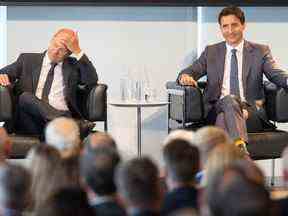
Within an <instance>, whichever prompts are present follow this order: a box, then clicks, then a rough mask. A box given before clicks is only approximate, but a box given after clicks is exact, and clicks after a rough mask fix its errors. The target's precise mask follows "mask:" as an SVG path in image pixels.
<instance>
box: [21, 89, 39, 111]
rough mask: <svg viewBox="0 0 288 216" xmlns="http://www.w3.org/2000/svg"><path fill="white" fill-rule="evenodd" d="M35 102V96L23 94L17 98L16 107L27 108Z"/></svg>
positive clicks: (27, 93)
mask: <svg viewBox="0 0 288 216" xmlns="http://www.w3.org/2000/svg"><path fill="white" fill-rule="evenodd" d="M33 100H35V96H34V95H33V94H31V93H30V92H23V93H22V94H21V95H19V98H18V106H19V107H21V108H26V107H29V106H30V105H31V104H32V103H33V102H32V101H33Z"/></svg>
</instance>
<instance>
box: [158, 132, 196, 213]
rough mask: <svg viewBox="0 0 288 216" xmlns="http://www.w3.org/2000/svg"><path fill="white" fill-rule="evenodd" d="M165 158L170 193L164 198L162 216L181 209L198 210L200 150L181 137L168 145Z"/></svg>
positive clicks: (164, 150) (164, 153) (164, 154)
mask: <svg viewBox="0 0 288 216" xmlns="http://www.w3.org/2000/svg"><path fill="white" fill-rule="evenodd" d="M163 158H164V164H165V174H166V176H165V177H166V178H165V180H166V184H167V187H168V192H167V193H166V195H165V197H164V201H163V204H162V210H161V215H171V214H172V213H174V212H176V211H179V210H181V209H197V208H198V206H197V199H198V190H197V189H196V179H195V176H196V174H197V172H198V171H199V167H200V154H199V150H198V148H197V147H196V146H195V145H191V143H189V142H188V141H186V140H184V139H183V138H180V137H179V138H176V139H172V140H171V141H169V142H168V143H166V145H165V147H164V149H163Z"/></svg>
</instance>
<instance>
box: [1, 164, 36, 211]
mask: <svg viewBox="0 0 288 216" xmlns="http://www.w3.org/2000/svg"><path fill="white" fill-rule="evenodd" d="M30 187H31V176H30V173H29V172H28V171H27V170H26V169H25V168H23V167H22V166H19V165H11V164H6V165H1V166H0V191H1V192H0V211H1V215H19V216H20V215H22V213H23V211H24V210H25V208H26V207H28V205H29V204H30V201H31V197H30Z"/></svg>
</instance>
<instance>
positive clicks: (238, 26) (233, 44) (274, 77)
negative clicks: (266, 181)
mask: <svg viewBox="0 0 288 216" xmlns="http://www.w3.org/2000/svg"><path fill="white" fill-rule="evenodd" d="M218 23H219V25H220V30H221V32H222V35H223V37H224V39H225V41H224V42H220V43H217V44H214V45H210V46H207V47H206V48H205V50H204V51H203V53H202V54H201V56H200V57H199V58H198V59H197V60H196V61H195V62H194V63H193V64H192V65H191V66H189V67H188V68H186V69H184V70H183V71H181V73H180V74H179V76H178V79H177V80H178V82H179V83H180V84H182V85H192V86H197V82H196V81H197V80H198V79H199V78H200V77H202V76H205V75H206V76H207V87H206V89H205V97H204V100H205V105H206V108H207V110H208V115H207V120H208V122H209V123H213V124H214V123H215V124H216V125H217V126H220V127H222V128H224V129H225V130H226V131H227V132H228V133H229V135H230V136H231V138H232V139H233V140H234V141H235V144H236V145H237V146H239V147H240V149H241V150H243V152H246V153H248V152H247V149H246V142H248V138H247V128H248V131H249V132H250V131H251V132H252V131H254V132H255V131H261V130H263V128H264V127H266V126H270V125H269V121H268V120H267V118H266V115H265V112H263V111H264V110H263V107H262V106H263V103H264V89H263V75H265V76H266V77H267V78H268V79H269V80H270V81H271V82H273V83H275V84H276V85H277V86H279V87H283V88H287V78H288V75H287V73H286V72H284V71H283V70H281V69H280V68H279V67H278V66H277V64H276V62H275V60H274V59H273V58H272V55H271V52H270V49H269V48H268V46H265V45H260V44H256V43H252V42H248V41H246V40H244V36H243V34H244V30H245V27H246V24H245V16H244V13H243V11H242V10H241V9H240V8H238V7H226V8H224V9H223V10H222V11H221V12H220V14H219V16H218ZM245 120H247V127H246V122H245ZM251 123H252V124H251Z"/></svg>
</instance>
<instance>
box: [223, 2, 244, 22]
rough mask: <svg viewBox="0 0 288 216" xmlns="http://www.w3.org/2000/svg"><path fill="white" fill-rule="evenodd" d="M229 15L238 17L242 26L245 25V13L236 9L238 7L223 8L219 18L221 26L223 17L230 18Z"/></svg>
mask: <svg viewBox="0 0 288 216" xmlns="http://www.w3.org/2000/svg"><path fill="white" fill-rule="evenodd" d="M228 15H234V16H236V17H237V18H238V19H239V20H240V22H241V24H242V25H243V24H244V23H245V15H244V12H243V11H242V10H241V9H240V8H239V7H236V6H229V7H225V8H223V9H222V11H221V12H220V14H219V16H218V23H219V24H220V25H221V18H222V17H223V16H228Z"/></svg>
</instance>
